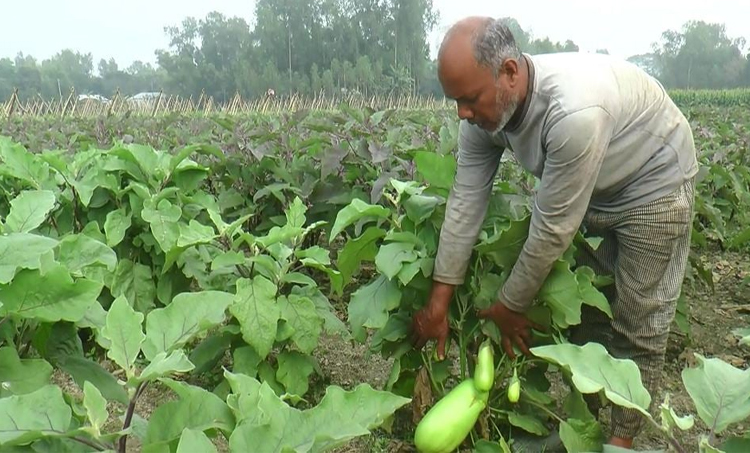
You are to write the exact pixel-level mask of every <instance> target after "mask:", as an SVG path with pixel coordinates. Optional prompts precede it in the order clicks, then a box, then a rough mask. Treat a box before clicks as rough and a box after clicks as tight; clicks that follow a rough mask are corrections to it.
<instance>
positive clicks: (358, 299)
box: [349, 275, 401, 342]
mask: <svg viewBox="0 0 750 453" xmlns="http://www.w3.org/2000/svg"><path fill="white" fill-rule="evenodd" d="M400 303H401V291H400V290H399V288H398V284H397V283H396V281H395V280H389V279H388V278H387V277H386V276H385V275H379V276H378V278H376V279H375V280H373V281H371V282H370V283H368V284H367V285H365V286H362V287H360V288H359V289H358V290H357V291H355V292H354V293H353V294H352V297H351V301H350V302H349V323H350V325H351V329H352V334H353V336H354V338H355V339H356V340H358V341H360V342H363V341H364V340H365V338H366V332H365V329H366V328H371V329H381V328H383V327H384V326H385V324H386V323H387V322H388V312H390V311H391V310H395V309H396V308H398V306H399V304H400Z"/></svg>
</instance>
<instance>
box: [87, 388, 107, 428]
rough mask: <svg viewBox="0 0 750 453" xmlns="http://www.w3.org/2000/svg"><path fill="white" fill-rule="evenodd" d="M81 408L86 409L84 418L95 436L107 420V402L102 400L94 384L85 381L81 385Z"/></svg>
mask: <svg viewBox="0 0 750 453" xmlns="http://www.w3.org/2000/svg"><path fill="white" fill-rule="evenodd" d="M83 406H84V407H85V408H86V416H87V417H88V419H89V422H90V423H91V426H92V427H93V428H94V433H96V434H97V435H98V434H99V433H100V432H101V429H102V427H103V426H104V424H105V423H106V422H107V418H109V413H108V412H107V400H106V399H104V397H103V396H102V394H101V392H99V389H98V388H96V386H95V385H94V384H92V383H91V382H89V381H86V382H85V383H84V384H83Z"/></svg>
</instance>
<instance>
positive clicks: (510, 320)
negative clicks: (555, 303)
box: [479, 302, 544, 359]
mask: <svg viewBox="0 0 750 453" xmlns="http://www.w3.org/2000/svg"><path fill="white" fill-rule="evenodd" d="M479 317H480V318H484V319H491V320H492V321H493V322H494V323H495V324H496V325H497V327H498V328H499V329H500V333H501V335H502V345H503V349H504V350H505V353H506V354H508V356H510V358H512V359H515V358H516V354H515V353H514V352H513V344H515V345H516V346H518V348H519V349H520V350H521V351H523V353H524V354H526V355H531V351H529V345H530V344H531V330H530V328H534V329H536V330H539V331H543V330H544V328H543V327H541V326H540V325H539V324H537V323H535V322H533V321H529V319H528V318H526V316H525V315H523V314H522V313H518V312H515V311H513V310H511V309H509V308H508V307H506V306H505V304H503V303H502V302H495V303H494V304H493V305H491V306H490V307H489V308H486V309H483V310H479Z"/></svg>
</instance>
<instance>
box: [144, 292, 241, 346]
mask: <svg viewBox="0 0 750 453" xmlns="http://www.w3.org/2000/svg"><path fill="white" fill-rule="evenodd" d="M233 298H234V295H233V294H231V293H225V292H222V291H201V292H195V293H180V294H178V295H176V296H175V297H174V299H172V302H171V303H170V304H169V305H167V306H166V307H164V308H157V309H155V310H153V311H151V312H150V313H149V314H148V317H147V318H146V340H145V341H144V343H143V347H142V349H143V354H144V355H145V356H146V358H147V359H149V360H153V359H154V357H155V356H156V355H157V354H158V353H160V352H170V351H172V350H173V349H175V348H181V347H182V346H184V345H185V344H186V343H187V342H189V341H191V340H192V339H193V338H195V336H196V335H198V334H200V333H202V332H205V331H206V330H208V329H210V328H212V327H214V326H216V325H219V324H221V323H222V322H223V321H224V319H225V312H226V309H227V307H229V305H230V304H231V303H232V300H233Z"/></svg>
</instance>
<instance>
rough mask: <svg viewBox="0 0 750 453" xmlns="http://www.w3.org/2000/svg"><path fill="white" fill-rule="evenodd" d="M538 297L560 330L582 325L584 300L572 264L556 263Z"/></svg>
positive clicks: (560, 261) (558, 261)
mask: <svg viewBox="0 0 750 453" xmlns="http://www.w3.org/2000/svg"><path fill="white" fill-rule="evenodd" d="M537 297H538V298H539V299H540V300H542V301H543V302H544V303H545V304H546V305H547V307H549V309H550V310H551V312H552V320H553V321H554V322H555V324H557V325H558V326H559V327H560V328H563V329H564V328H567V327H570V326H572V325H576V324H580V322H581V304H582V303H583V299H582V298H581V295H580V289H579V282H578V280H576V275H575V274H574V273H573V272H572V271H571V270H570V263H568V262H566V261H563V260H557V261H556V262H555V264H554V265H553V266H552V270H551V271H550V273H549V275H548V276H547V278H546V279H545V281H544V283H543V284H542V287H541V288H540V289H539V292H538V294H537Z"/></svg>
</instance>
